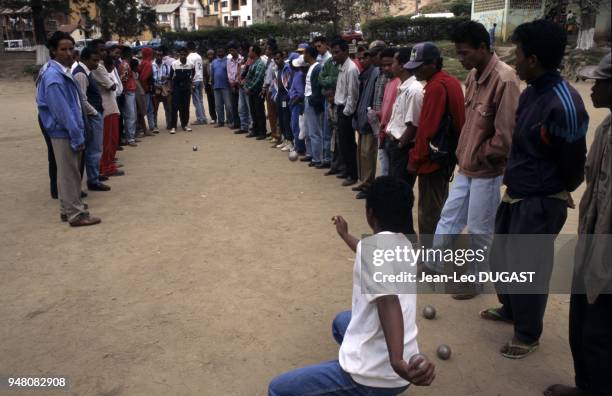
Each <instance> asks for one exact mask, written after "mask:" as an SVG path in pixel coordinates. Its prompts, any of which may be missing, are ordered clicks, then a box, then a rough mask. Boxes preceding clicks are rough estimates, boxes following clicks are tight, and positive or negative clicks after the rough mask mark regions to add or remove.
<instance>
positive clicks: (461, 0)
mask: <svg viewBox="0 0 612 396" xmlns="http://www.w3.org/2000/svg"><path fill="white" fill-rule="evenodd" d="M449 11H450V12H452V13H453V14H455V16H470V14H471V13H472V2H471V1H469V0H455V1H453V3H452V4H451V6H450V8H449Z"/></svg>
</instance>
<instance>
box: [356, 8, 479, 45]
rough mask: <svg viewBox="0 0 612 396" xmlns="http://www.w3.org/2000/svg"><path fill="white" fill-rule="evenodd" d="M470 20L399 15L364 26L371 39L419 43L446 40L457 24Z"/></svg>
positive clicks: (365, 32)
mask: <svg viewBox="0 0 612 396" xmlns="http://www.w3.org/2000/svg"><path fill="white" fill-rule="evenodd" d="M466 20H468V18H465V17H455V18H415V19H410V17H409V16H405V15H402V16H397V17H387V18H379V19H372V20H370V21H368V22H367V23H366V24H365V26H364V27H363V31H364V34H365V37H366V38H367V39H368V40H369V41H372V40H384V41H386V42H392V43H394V44H402V43H418V42H421V41H434V40H446V39H448V38H449V37H450V34H451V32H452V31H453V30H454V29H455V28H456V26H457V25H458V24H459V23H461V22H464V21H466Z"/></svg>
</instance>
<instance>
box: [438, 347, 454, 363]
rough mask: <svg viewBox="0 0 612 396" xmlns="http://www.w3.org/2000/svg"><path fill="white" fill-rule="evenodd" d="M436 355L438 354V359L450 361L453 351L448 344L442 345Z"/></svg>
mask: <svg viewBox="0 0 612 396" xmlns="http://www.w3.org/2000/svg"><path fill="white" fill-rule="evenodd" d="M436 353H437V354H438V357H439V358H440V359H442V360H448V359H449V358H450V357H451V349H450V347H449V346H448V345H446V344H442V345H440V346H439V347H438V350H437V351H436Z"/></svg>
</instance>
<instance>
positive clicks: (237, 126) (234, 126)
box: [229, 125, 240, 129]
mask: <svg viewBox="0 0 612 396" xmlns="http://www.w3.org/2000/svg"><path fill="white" fill-rule="evenodd" d="M229 128H230V129H240V125H232V126H231V127H229Z"/></svg>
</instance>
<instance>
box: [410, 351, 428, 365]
mask: <svg viewBox="0 0 612 396" xmlns="http://www.w3.org/2000/svg"><path fill="white" fill-rule="evenodd" d="M417 359H422V360H423V361H422V362H421V364H419V367H421V365H422V364H424V363H425V361H426V360H427V357H426V356H425V355H423V354H422V353H416V354H414V355H412V357H411V358H410V360H408V364H412V363H414V361H415V360H417Z"/></svg>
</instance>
